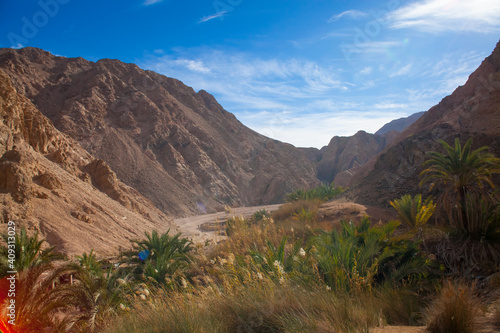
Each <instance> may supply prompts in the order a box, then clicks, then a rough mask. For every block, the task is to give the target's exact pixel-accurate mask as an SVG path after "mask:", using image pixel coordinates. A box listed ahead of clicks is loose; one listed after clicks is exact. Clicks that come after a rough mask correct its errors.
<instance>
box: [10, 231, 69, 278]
mask: <svg viewBox="0 0 500 333" xmlns="http://www.w3.org/2000/svg"><path fill="white" fill-rule="evenodd" d="M2 238H3V239H4V241H5V243H8V238H9V237H8V235H7V234H2ZM44 243H45V240H39V239H38V232H36V233H35V234H34V235H33V236H29V235H28V232H27V231H26V229H25V228H21V229H20V230H19V232H18V233H17V234H16V235H15V240H14V249H15V259H14V261H13V269H11V268H12V267H9V263H8V262H7V258H8V256H7V254H8V248H7V247H5V246H4V247H2V248H0V258H1V259H0V260H1V262H0V276H4V275H5V274H6V272H7V271H12V270H13V271H17V272H21V271H23V270H25V269H27V268H30V267H35V266H38V265H40V264H43V263H49V262H52V261H55V260H58V259H61V258H62V257H61V256H60V255H57V254H55V253H54V247H48V248H46V249H42V247H43V244H44Z"/></svg>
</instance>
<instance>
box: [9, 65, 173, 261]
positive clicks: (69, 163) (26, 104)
mask: <svg viewBox="0 0 500 333" xmlns="http://www.w3.org/2000/svg"><path fill="white" fill-rule="evenodd" d="M0 115H1V117H0V212H1V216H0V219H1V220H2V222H3V224H1V227H2V228H3V227H5V225H6V224H5V223H6V222H7V221H14V222H15V223H16V226H17V228H20V227H21V226H22V225H24V226H26V227H27V228H28V229H29V230H32V231H34V230H36V231H39V232H40V233H41V235H42V236H43V237H45V239H46V240H47V241H48V242H49V243H50V244H51V245H53V246H57V248H58V251H60V252H63V253H65V254H69V255H72V254H81V253H82V251H87V252H88V251H90V250H91V249H94V250H95V251H96V253H98V254H99V255H110V254H113V253H116V251H117V250H118V248H119V247H120V246H123V247H128V246H129V239H132V238H139V237H142V236H143V234H144V231H151V230H152V229H157V230H163V231H164V230H166V229H168V228H170V227H172V225H173V222H172V220H171V219H169V218H168V217H167V216H166V215H165V214H163V213H162V212H161V211H159V210H158V209H157V208H156V207H155V206H154V205H153V203H152V202H151V201H150V200H148V199H146V198H144V197H142V196H141V195H140V194H139V193H138V192H137V191H136V190H134V189H133V188H131V187H129V186H127V185H125V184H123V183H122V182H120V181H119V180H118V179H117V177H116V174H115V173H114V172H113V171H112V170H111V169H110V167H109V166H108V164H107V163H106V162H104V161H103V160H101V159H96V158H95V157H93V156H92V155H91V154H89V153H88V152H87V151H86V150H84V149H83V148H82V147H81V146H80V145H79V144H78V143H77V142H76V141H74V140H73V139H71V138H69V137H68V136H67V135H65V134H63V133H61V132H60V131H58V130H57V129H56V128H55V127H54V126H53V124H52V122H51V121H50V120H49V119H48V118H47V117H45V116H44V115H43V114H42V113H41V112H40V111H39V110H38V108H37V107H36V106H35V105H34V104H33V103H32V102H31V101H30V100H29V99H28V98H26V97H25V96H23V95H21V94H19V93H17V91H16V90H15V88H14V87H13V85H12V82H11V79H10V78H9V76H8V75H7V74H6V73H5V72H4V71H2V70H0Z"/></svg>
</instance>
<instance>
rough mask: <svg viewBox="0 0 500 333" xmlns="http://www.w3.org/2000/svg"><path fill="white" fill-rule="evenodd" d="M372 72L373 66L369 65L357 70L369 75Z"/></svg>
mask: <svg viewBox="0 0 500 333" xmlns="http://www.w3.org/2000/svg"><path fill="white" fill-rule="evenodd" d="M372 72H373V68H371V67H365V68H363V69H362V70H360V71H359V74H362V75H370V74H371V73H372Z"/></svg>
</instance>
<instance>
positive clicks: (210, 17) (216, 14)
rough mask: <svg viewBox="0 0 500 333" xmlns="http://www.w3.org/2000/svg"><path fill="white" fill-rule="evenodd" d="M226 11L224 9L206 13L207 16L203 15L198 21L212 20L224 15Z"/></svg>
mask: <svg viewBox="0 0 500 333" xmlns="http://www.w3.org/2000/svg"><path fill="white" fill-rule="evenodd" d="M227 13H228V11H227V10H224V11H221V12H217V13H215V14H212V15H208V16H205V17H202V18H201V20H199V21H198V23H203V22H207V21H210V20H213V19H215V18H218V17H221V16H224V15H226V14H227Z"/></svg>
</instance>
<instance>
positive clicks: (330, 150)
mask: <svg viewBox="0 0 500 333" xmlns="http://www.w3.org/2000/svg"><path fill="white" fill-rule="evenodd" d="M386 144H387V140H386V138H385V137H382V136H379V135H374V134H369V133H366V132H364V131H359V132H358V133H356V134H355V135H353V136H350V137H338V136H335V137H333V138H332V140H331V141H330V143H329V144H328V146H325V147H323V148H321V151H320V153H321V159H320V161H319V162H318V167H317V171H318V178H319V179H320V180H321V181H323V182H327V183H331V182H332V181H335V184H337V185H346V179H347V178H348V177H347V175H346V174H345V172H346V171H347V170H349V171H348V172H353V171H354V170H356V169H357V168H359V167H360V166H361V165H363V164H365V163H366V162H367V161H368V160H369V159H370V158H372V157H373V156H375V155H376V154H378V153H379V152H380V151H381V150H382V149H384V148H385V146H386Z"/></svg>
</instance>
